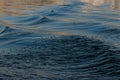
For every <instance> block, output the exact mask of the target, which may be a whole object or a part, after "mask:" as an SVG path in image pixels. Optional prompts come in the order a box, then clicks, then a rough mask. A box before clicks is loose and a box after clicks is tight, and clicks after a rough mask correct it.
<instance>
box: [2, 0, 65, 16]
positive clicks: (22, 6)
mask: <svg viewBox="0 0 120 80" xmlns="http://www.w3.org/2000/svg"><path fill="white" fill-rule="evenodd" d="M52 4H55V5H58V4H63V2H62V0H0V15H6V14H7V15H21V14H23V13H21V12H18V10H19V11H21V10H27V9H28V8H29V9H30V8H33V7H37V6H44V5H52Z"/></svg>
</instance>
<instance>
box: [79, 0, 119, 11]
mask: <svg viewBox="0 0 120 80" xmlns="http://www.w3.org/2000/svg"><path fill="white" fill-rule="evenodd" d="M80 1H82V2H87V3H90V4H92V5H95V6H96V5H102V4H106V3H109V4H111V9H115V10H120V0H80Z"/></svg>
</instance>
